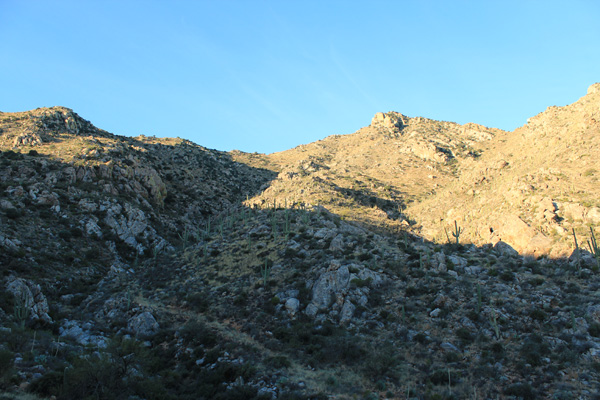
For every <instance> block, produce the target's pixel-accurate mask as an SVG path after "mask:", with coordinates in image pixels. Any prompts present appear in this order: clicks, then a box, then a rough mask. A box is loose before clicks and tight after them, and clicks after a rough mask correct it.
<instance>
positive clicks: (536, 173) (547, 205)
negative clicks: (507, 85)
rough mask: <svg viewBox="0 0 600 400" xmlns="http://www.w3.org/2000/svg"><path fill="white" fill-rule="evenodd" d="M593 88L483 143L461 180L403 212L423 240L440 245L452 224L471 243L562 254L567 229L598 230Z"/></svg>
mask: <svg viewBox="0 0 600 400" xmlns="http://www.w3.org/2000/svg"><path fill="white" fill-rule="evenodd" d="M598 154H600V84H598V83H597V84H594V85H592V86H590V88H589V89H588V93H587V95H586V96H584V97H582V98H581V99H579V100H578V101H577V102H575V103H573V104H571V105H568V106H565V107H549V108H548V109H547V110H546V111H544V112H542V113H540V114H538V115H536V116H535V117H532V118H530V119H529V120H528V121H527V124H526V125H524V126H522V127H520V128H518V129H516V130H515V131H514V132H510V133H508V134H506V135H504V136H503V137H495V138H494V139H492V140H491V141H490V142H489V149H488V150H487V151H485V152H484V153H483V155H482V156H481V157H480V158H478V159H469V160H464V161H462V162H461V163H460V164H459V171H460V177H459V179H458V180H457V181H455V182H452V183H451V184H449V185H448V186H446V187H445V188H444V190H440V191H438V193H436V194H435V195H434V196H431V197H429V198H427V199H424V200H423V201H422V202H421V203H419V204H415V205H413V206H412V207H410V208H409V210H408V211H407V212H408V214H409V215H411V216H412V217H413V218H414V219H415V220H417V221H418V222H419V224H421V225H422V227H423V229H422V230H421V231H420V232H421V233H422V234H423V235H424V236H425V237H427V238H429V239H437V240H441V241H445V233H444V229H448V230H450V229H451V227H452V226H453V223H454V221H455V220H456V221H458V223H459V224H460V225H462V227H463V228H464V233H463V235H462V237H464V239H465V240H468V241H472V242H474V243H477V244H485V243H492V244H495V243H496V242H498V241H500V240H502V241H504V242H506V243H508V244H510V245H511V246H513V247H514V248H515V249H517V250H518V251H519V252H522V253H524V254H530V255H534V256H539V255H543V254H549V255H552V256H564V255H569V254H570V253H571V251H572V250H573V249H574V241H573V235H572V230H573V229H575V232H576V234H577V235H578V237H579V239H580V243H581V242H582V241H583V239H584V238H589V236H590V232H589V227H590V226H598V225H600V185H599V184H598V182H599V181H598V179H599V177H600V157H599V156H598Z"/></svg>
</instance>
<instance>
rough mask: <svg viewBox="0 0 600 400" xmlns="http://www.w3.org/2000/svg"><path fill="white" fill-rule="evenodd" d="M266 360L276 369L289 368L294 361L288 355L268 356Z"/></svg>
mask: <svg viewBox="0 0 600 400" xmlns="http://www.w3.org/2000/svg"><path fill="white" fill-rule="evenodd" d="M266 361H267V364H268V365H269V366H271V367H273V368H276V369H281V368H287V367H289V366H290V365H292V363H291V362H290V360H289V359H288V358H287V357H286V356H273V357H269V358H267V360H266Z"/></svg>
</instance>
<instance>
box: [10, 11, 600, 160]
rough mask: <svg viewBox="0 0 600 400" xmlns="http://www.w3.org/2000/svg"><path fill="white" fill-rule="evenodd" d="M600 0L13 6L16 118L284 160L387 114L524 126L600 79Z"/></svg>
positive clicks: (12, 64) (509, 127)
mask: <svg viewBox="0 0 600 400" xmlns="http://www.w3.org/2000/svg"><path fill="white" fill-rule="evenodd" d="M599 21H600V1H596V0H589V1H576V0H575V1H574V0H570V1H564V0H561V1H526V0H518V1H511V0H503V1H492V0H481V1H476V0H472V1H456V0H452V1H450V0H439V1H433V0H432V1H427V0H421V1H401V0H396V1H352V0H344V1H333V0H318V1H313V0H273V1H260V0H255V1H250V0H243V1H242V0H240V1H231V0H220V1H217V0H212V1H178V0H173V1H166V0H165V1H150V0H144V1H127V0H118V1H110V0H97V1H92V0H73V1H61V0H52V1H50V0H47V1H43V0H0V111H4V112H10V111H25V110H29V109H33V108H37V107H49V106H54V105H61V106H65V107H69V108H72V109H73V110H75V112H77V113H78V114H79V115H81V116H82V117H83V118H85V119H87V120H90V121H91V122H92V123H93V124H95V125H96V126H98V127H99V128H102V129H105V130H107V131H109V132H112V133H115V134H119V135H129V136H137V135H139V134H145V135H156V136H161V137H162V136H169V137H175V136H178V137H181V138H186V139H189V140H191V141H193V142H195V143H198V144H200V145H202V146H206V147H209V148H215V149H219V150H232V149H239V150H243V151H249V152H254V151H257V152H261V153H270V152H275V151H281V150H285V149H289V148H292V147H294V146H297V145H299V144H303V143H309V142H312V141H315V140H318V139H322V138H324V137H326V136H328V135H332V134H346V133H352V132H354V131H356V130H358V129H359V128H361V127H363V126H367V125H369V123H370V121H371V118H372V116H373V115H374V114H375V113H376V112H379V111H384V112H385V111H398V112H401V113H403V114H405V115H408V116H410V117H416V116H423V117H428V118H433V119H439V120H447V121H455V122H458V123H466V122H476V123H480V124H483V125H487V126H492V127H497V128H502V129H506V130H513V129H515V128H516V127H518V126H521V125H523V124H524V123H525V122H526V120H527V118H529V117H531V116H533V115H535V114H537V113H539V112H541V111H543V110H544V109H546V107H548V106H552V105H559V106H561V105H565V104H569V103H572V102H573V101H575V100H577V99H578V98H579V97H581V96H583V95H584V94H585V93H586V89H587V87H588V86H589V85H591V84H592V83H594V82H599V81H600V22H599Z"/></svg>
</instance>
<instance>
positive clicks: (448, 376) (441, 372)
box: [427, 368, 460, 386]
mask: <svg viewBox="0 0 600 400" xmlns="http://www.w3.org/2000/svg"><path fill="white" fill-rule="evenodd" d="M459 378H460V373H459V372H458V371H455V370H452V369H447V368H441V369H437V370H435V371H433V372H432V373H431V374H430V375H429V376H428V377H427V379H428V380H429V381H430V382H431V383H433V384H434V385H447V384H450V385H451V386H454V385H456V384H457V383H458V381H459Z"/></svg>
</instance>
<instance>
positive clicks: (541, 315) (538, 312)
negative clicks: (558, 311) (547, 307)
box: [529, 308, 548, 322]
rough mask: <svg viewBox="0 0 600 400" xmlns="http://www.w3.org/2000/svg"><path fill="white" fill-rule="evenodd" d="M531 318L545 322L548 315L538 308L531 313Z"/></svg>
mask: <svg viewBox="0 0 600 400" xmlns="http://www.w3.org/2000/svg"><path fill="white" fill-rule="evenodd" d="M529 316H530V317H531V318H532V319H533V320H535V321H540V322H543V321H544V320H545V319H546V317H547V316H548V315H547V314H546V313H545V312H544V311H543V310H540V309H539V308H536V309H534V310H532V311H531V312H530V313H529Z"/></svg>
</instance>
